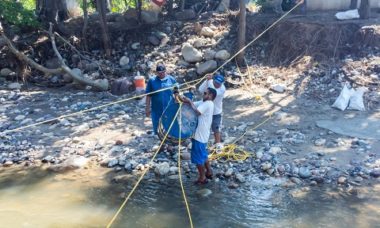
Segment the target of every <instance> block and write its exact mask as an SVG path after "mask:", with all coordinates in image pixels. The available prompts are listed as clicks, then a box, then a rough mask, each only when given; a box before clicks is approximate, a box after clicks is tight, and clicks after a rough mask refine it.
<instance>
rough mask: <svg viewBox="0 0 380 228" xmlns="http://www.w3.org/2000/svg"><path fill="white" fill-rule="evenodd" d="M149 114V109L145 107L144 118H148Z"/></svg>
mask: <svg viewBox="0 0 380 228" xmlns="http://www.w3.org/2000/svg"><path fill="white" fill-rule="evenodd" d="M150 113H151V111H150V107H145V115H146V117H150Z"/></svg>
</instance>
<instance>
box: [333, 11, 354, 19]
mask: <svg viewBox="0 0 380 228" xmlns="http://www.w3.org/2000/svg"><path fill="white" fill-rule="evenodd" d="M335 17H336V19H338V20H351V19H357V18H360V15H359V10H358V9H354V10H347V11H344V12H338V13H336V14H335Z"/></svg>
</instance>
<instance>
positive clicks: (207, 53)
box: [203, 49, 216, 60]
mask: <svg viewBox="0 0 380 228" xmlns="http://www.w3.org/2000/svg"><path fill="white" fill-rule="evenodd" d="M215 55H216V51H214V50H211V49H208V50H206V51H205V52H204V54H203V57H204V58H205V60H213V59H214V58H215Z"/></svg>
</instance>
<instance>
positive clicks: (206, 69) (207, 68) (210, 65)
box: [197, 60, 218, 75]
mask: <svg viewBox="0 0 380 228" xmlns="http://www.w3.org/2000/svg"><path fill="white" fill-rule="evenodd" d="M217 67H218V64H217V63H216V61H215V60H208V61H206V62H204V63H200V64H199V65H198V66H197V73H198V74H199V75H204V74H207V73H211V72H212V71H214V70H215V69H216V68H217Z"/></svg>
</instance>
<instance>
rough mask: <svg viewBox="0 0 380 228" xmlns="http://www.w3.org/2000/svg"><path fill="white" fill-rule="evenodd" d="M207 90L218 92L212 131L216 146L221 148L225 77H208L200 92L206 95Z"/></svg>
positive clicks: (217, 75) (218, 75) (200, 87)
mask: <svg viewBox="0 0 380 228" xmlns="http://www.w3.org/2000/svg"><path fill="white" fill-rule="evenodd" d="M207 88H213V89H215V90H216V93H217V95H216V98H215V100H214V113H213V116H212V124H211V129H212V132H213V133H214V138H215V145H216V146H217V148H218V147H221V141H222V139H221V125H222V112H223V98H224V96H225V93H226V87H225V86H224V77H223V76H222V75H220V74H216V75H215V76H214V77H212V75H211V74H209V75H207V79H206V80H205V81H204V82H203V83H202V84H201V85H200V86H199V89H198V90H199V92H201V93H204V92H205V91H206V90H207Z"/></svg>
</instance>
